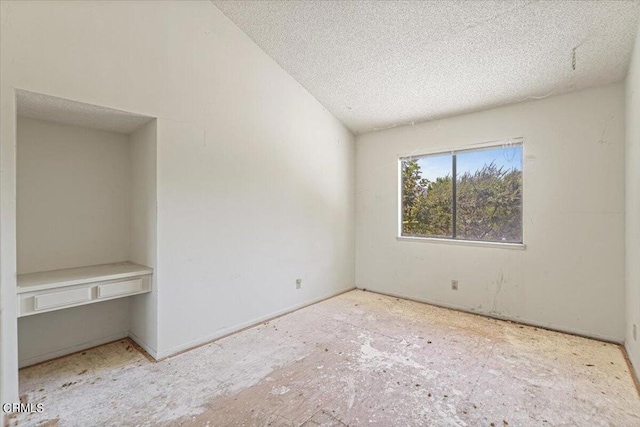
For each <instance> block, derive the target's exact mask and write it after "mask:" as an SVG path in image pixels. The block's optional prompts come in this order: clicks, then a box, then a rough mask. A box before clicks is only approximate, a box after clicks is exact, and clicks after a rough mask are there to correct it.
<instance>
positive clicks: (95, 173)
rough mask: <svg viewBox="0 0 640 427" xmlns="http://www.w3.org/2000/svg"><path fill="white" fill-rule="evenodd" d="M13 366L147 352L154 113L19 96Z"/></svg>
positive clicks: (151, 345) (152, 305)
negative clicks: (108, 346) (97, 353)
mask: <svg viewBox="0 0 640 427" xmlns="http://www.w3.org/2000/svg"><path fill="white" fill-rule="evenodd" d="M16 104H17V105H16V106H17V159H16V165H17V168H16V183H17V185H16V246H17V247H16V253H17V272H18V277H17V289H16V292H17V297H18V355H19V364H20V366H21V367H23V366H28V365H31V364H34V363H38V362H41V361H44V360H48V359H51V358H54V357H58V356H61V355H64V354H68V353H71V352H74V351H78V350H82V349H85V348H89V347H92V346H95V345H99V344H102V343H105V342H109V341H113V340H117V339H120V338H123V337H125V336H131V337H132V338H133V339H134V340H136V341H138V342H139V344H140V345H141V346H143V347H144V348H145V349H146V350H147V351H149V352H150V353H153V352H154V351H155V347H156V335H157V328H156V323H157V319H156V295H157V293H156V286H155V284H156V277H155V276H156V275H155V274H154V268H155V262H156V136H157V132H156V120H155V119H154V118H153V117H148V116H144V115H140V114H134V113H129V112H124V111H120V110H116V109H111V108H107V107H102V106H96V105H92V104H88V103H83V102H78V101H73V100H68V99H62V98H58V97H54V96H49V95H44V94H39V93H34V92H28V91H21V90H18V91H16Z"/></svg>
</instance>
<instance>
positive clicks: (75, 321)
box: [18, 298, 129, 367]
mask: <svg viewBox="0 0 640 427" xmlns="http://www.w3.org/2000/svg"><path fill="white" fill-rule="evenodd" d="M128 332H129V299H128V298H120V299H114V300H111V301H104V302H101V303H99V304H89V305H83V306H79V307H73V308H68V309H65V310H58V311H51V312H49V313H42V314H38V315H37V316H26V317H21V318H20V319H18V355H19V364H20V367H24V366H29V365H33V364H35V363H39V362H42V361H45V360H50V359H54V358H56V357H60V356H64V355H65V354H70V353H74V352H76V351H80V350H84V349H87V348H91V347H95V346H97V345H100V344H104V343H108V342H111V341H115V340H118V339H120V338H124V337H126V336H127V335H128Z"/></svg>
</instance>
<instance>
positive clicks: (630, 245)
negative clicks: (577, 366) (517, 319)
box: [625, 29, 640, 377]
mask: <svg viewBox="0 0 640 427" xmlns="http://www.w3.org/2000/svg"><path fill="white" fill-rule="evenodd" d="M626 95H627V97H626V101H627V121H626V123H627V147H626V148H627V151H626V171H627V188H626V237H627V241H626V244H627V251H626V257H627V258H626V268H627V330H626V338H625V345H626V349H627V353H628V354H629V359H631V363H632V364H633V366H634V368H635V371H636V374H637V375H638V377H640V29H639V30H638V37H637V38H636V44H635V48H634V51H633V57H632V59H631V68H630V69H629V75H628V76H627V81H626ZM633 325H636V328H637V331H636V336H635V337H634V336H633Z"/></svg>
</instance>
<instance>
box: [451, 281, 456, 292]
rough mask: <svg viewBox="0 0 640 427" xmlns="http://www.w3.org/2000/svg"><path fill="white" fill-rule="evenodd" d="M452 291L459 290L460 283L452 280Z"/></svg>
mask: <svg viewBox="0 0 640 427" xmlns="http://www.w3.org/2000/svg"><path fill="white" fill-rule="evenodd" d="M451 289H452V290H454V291H457V290H458V281H457V280H452V281H451Z"/></svg>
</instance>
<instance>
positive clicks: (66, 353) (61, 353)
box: [18, 332, 127, 369]
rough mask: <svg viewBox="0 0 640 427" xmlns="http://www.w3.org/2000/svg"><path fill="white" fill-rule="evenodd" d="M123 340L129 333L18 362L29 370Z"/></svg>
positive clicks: (110, 336)
mask: <svg viewBox="0 0 640 427" xmlns="http://www.w3.org/2000/svg"><path fill="white" fill-rule="evenodd" d="M123 338H127V332H121V333H118V334H113V335H109V336H107V337H102V338H98V339H95V340H91V341H87V342H83V343H81V344H77V345H73V346H71V347H66V348H63V349H60V350H56V351H51V352H49V353H45V354H40V355H38V356H33V357H29V358H27V359H24V360H20V361H18V366H19V369H22V368H27V367H29V366H33V365H38V364H40V363H44V362H50V361H52V360H55V359H60V358H61V357H65V356H69V355H71V354H75V353H79V352H81V351H85V350H88V349H90V348H94V347H98V346H101V345H104V344H109V343H112V342H115V341H120V340H121V339H123Z"/></svg>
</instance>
